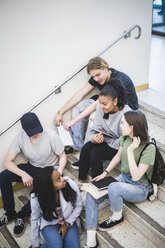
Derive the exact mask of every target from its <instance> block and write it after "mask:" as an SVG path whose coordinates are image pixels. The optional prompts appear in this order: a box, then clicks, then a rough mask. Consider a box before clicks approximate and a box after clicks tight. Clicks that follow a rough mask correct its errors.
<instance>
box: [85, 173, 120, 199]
mask: <svg viewBox="0 0 165 248" xmlns="http://www.w3.org/2000/svg"><path fill="white" fill-rule="evenodd" d="M113 182H117V180H116V179H115V178H113V177H111V176H109V177H105V178H104V179H102V180H100V181H98V182H95V181H92V182H91V183H83V186H82V187H81V188H80V189H81V190H84V191H86V192H88V193H90V194H91V195H92V196H93V197H94V198H95V199H99V198H101V197H102V196H104V195H107V194H108V189H107V188H108V186H109V184H110V183H113Z"/></svg>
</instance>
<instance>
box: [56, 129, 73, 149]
mask: <svg viewBox="0 0 165 248" xmlns="http://www.w3.org/2000/svg"><path fill="white" fill-rule="evenodd" d="M57 129H58V132H59V136H60V138H61V140H62V143H63V145H64V146H71V145H74V143H73V140H72V137H71V135H70V132H69V131H67V130H66V129H65V128H64V127H63V126H62V125H60V126H58V127H57Z"/></svg>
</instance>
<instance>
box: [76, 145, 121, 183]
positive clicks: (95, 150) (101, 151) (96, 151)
mask: <svg viewBox="0 0 165 248" xmlns="http://www.w3.org/2000/svg"><path fill="white" fill-rule="evenodd" d="M117 152H118V150H116V149H114V148H112V147H110V146H108V145H107V143H106V142H103V143H101V144H94V143H92V142H91V141H89V142H87V143H86V144H85V145H84V146H83V148H82V149H81V153H80V160H79V179H80V180H85V179H86V177H87V174H88V171H89V169H90V168H91V175H92V178H94V177H96V176H98V175H100V174H101V173H102V172H103V160H112V158H113V157H114V156H115V155H116V153H117Z"/></svg>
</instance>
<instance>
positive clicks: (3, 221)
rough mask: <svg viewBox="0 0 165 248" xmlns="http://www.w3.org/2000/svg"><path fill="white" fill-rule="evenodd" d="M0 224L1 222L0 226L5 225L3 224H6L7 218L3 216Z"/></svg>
mask: <svg viewBox="0 0 165 248" xmlns="http://www.w3.org/2000/svg"><path fill="white" fill-rule="evenodd" d="M0 222H1V223H2V224H5V223H7V222H8V219H7V216H6V215H5V214H4V215H3V216H2V217H1V218H0Z"/></svg>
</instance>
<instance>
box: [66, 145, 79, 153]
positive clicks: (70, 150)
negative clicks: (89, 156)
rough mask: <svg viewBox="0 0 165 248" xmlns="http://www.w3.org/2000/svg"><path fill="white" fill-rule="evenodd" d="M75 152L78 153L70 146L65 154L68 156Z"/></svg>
mask: <svg viewBox="0 0 165 248" xmlns="http://www.w3.org/2000/svg"><path fill="white" fill-rule="evenodd" d="M73 152H77V151H76V150H75V149H74V148H73V147H71V146H68V147H66V148H65V153H66V154H71V153H73Z"/></svg>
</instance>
